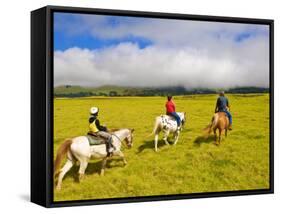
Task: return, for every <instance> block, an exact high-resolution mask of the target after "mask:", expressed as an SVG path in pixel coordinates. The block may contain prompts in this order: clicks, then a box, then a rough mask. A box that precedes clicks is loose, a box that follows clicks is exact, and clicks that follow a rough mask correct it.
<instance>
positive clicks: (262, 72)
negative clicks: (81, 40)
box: [54, 37, 269, 88]
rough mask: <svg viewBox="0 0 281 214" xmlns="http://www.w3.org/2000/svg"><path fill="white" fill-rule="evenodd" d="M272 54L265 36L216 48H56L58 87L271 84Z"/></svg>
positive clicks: (128, 44)
mask: <svg viewBox="0 0 281 214" xmlns="http://www.w3.org/2000/svg"><path fill="white" fill-rule="evenodd" d="M226 44H227V45H226ZM268 55H269V45H268V41H266V40H265V39H263V38H260V37H257V38H253V39H248V40H245V41H243V42H241V43H239V44H238V45H237V44H236V45H233V44H231V43H222V44H221V45H220V44H215V45H214V47H213V48H207V47H206V48H193V47H189V46H184V47H181V48H178V47H177V48H175V47H165V46H161V45H154V46H149V47H146V48H144V49H140V48H139V47H138V46H137V44H132V43H121V44H119V45H116V46H111V47H107V48H104V49H99V50H89V49H80V48H70V49H67V50H65V51H56V52H55V55H54V69H55V72H54V73H55V85H63V84H72V85H83V86H101V85H105V84H111V85H122V86H178V85H181V86H184V87H186V88H193V87H211V88H218V87H235V86H261V87H268V85H269V59H268Z"/></svg>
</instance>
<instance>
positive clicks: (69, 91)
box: [54, 85, 269, 97]
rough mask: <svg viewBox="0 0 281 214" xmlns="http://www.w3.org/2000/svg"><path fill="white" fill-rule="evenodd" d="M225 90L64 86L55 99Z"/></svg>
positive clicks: (251, 89) (56, 91)
mask: <svg viewBox="0 0 281 214" xmlns="http://www.w3.org/2000/svg"><path fill="white" fill-rule="evenodd" d="M220 90H223V89H208V88H194V89H186V88H184V87H181V86H178V87H159V88H154V87H123V86H114V85H105V86H101V87H82V86H74V85H64V86H58V87H55V88H54V96H55V97H89V96H112V97H113V96H166V95H168V94H170V95H188V94H215V93H217V92H218V91H220ZM224 91H225V92H226V93H242V94H246V93H268V92H269V88H259V87H236V88H231V89H225V90H224Z"/></svg>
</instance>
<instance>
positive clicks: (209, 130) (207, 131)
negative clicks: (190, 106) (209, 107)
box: [204, 114, 218, 134]
mask: <svg viewBox="0 0 281 214" xmlns="http://www.w3.org/2000/svg"><path fill="white" fill-rule="evenodd" d="M217 121H218V117H217V114H214V116H213V117H212V120H211V122H210V123H209V125H207V126H206V128H204V131H205V132H206V133H208V134H210V133H211V131H212V129H213V128H214V127H215V125H216V124H217Z"/></svg>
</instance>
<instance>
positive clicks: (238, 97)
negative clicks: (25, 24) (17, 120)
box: [53, 12, 270, 202]
mask: <svg viewBox="0 0 281 214" xmlns="http://www.w3.org/2000/svg"><path fill="white" fill-rule="evenodd" d="M53 16H54V18H53V49H54V53H53V64H54V67H53V70H54V80H53V81H54V86H53V87H54V89H53V100H54V102H53V112H54V115H53V126H54V130H53V161H54V191H53V192H54V193H53V200H54V201H55V202H62V201H75V200H95V199H110V198H124V197H125V198H128V197H142V196H160V195H162V196H163V195H164V196H166V195H178V194H192V193H211V192H212V193H214V192H226V191H227V192H229V191H243V190H265V189H269V188H270V159H269V153H270V67H269V66H270V59H269V56H270V54H269V52H270V44H269V41H270V37H269V25H266V24H245V23H234V22H214V21H196V20H179V19H164V18H149V17H133V16H114V15H97V14H82V13H81V14H80V13H69V12H67V13H66V12H54V14H53Z"/></svg>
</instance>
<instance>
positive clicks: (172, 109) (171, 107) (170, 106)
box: [166, 95, 181, 130]
mask: <svg viewBox="0 0 281 214" xmlns="http://www.w3.org/2000/svg"><path fill="white" fill-rule="evenodd" d="M172 98H173V97H172V96H171V95H169V96H167V102H166V114H167V115H170V116H172V117H173V118H175V119H176V121H177V126H178V128H177V129H178V130H179V129H180V125H181V118H180V117H179V115H178V114H177V112H176V106H175V103H174V102H173V101H172Z"/></svg>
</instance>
